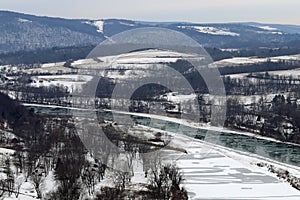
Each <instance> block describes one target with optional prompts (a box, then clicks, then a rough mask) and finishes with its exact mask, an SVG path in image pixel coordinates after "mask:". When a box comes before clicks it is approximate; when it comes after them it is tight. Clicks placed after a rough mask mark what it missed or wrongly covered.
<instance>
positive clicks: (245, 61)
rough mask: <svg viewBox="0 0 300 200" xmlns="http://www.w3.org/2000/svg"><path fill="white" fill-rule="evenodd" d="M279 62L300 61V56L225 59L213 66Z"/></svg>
mask: <svg viewBox="0 0 300 200" xmlns="http://www.w3.org/2000/svg"><path fill="white" fill-rule="evenodd" d="M267 61H271V62H279V61H300V54H296V55H289V56H276V57H269V58H257V57H235V58H228V59H223V60H220V61H216V62H214V63H213V64H212V67H213V66H216V67H226V66H241V65H249V64H258V63H263V62H267Z"/></svg>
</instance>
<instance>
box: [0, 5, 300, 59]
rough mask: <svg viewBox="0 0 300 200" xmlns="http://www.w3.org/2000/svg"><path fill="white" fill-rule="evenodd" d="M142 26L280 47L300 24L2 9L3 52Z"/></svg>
mask: <svg viewBox="0 0 300 200" xmlns="http://www.w3.org/2000/svg"><path fill="white" fill-rule="evenodd" d="M142 27H164V28H170V29H173V30H177V31H181V32H183V33H185V34H187V35H189V36H190V37H192V38H193V39H195V40H196V41H198V42H199V43H200V44H201V45H203V46H207V47H217V48H251V47H268V48H280V47H283V46H286V45H289V44H293V43H299V42H300V26H297V25H280V24H261V23H255V22H249V23H218V24H198V23H188V22H143V21H132V20H124V19H104V20H89V19H63V18H53V17H46V16H34V15H28V14H22V13H16V12H10V11H0V30H1V33H0V53H8V52H16V51H24V50H25V51H30V50H36V49H47V48H53V47H70V46H75V47H76V46H88V45H97V44H98V43H100V42H101V41H103V40H105V38H106V37H109V36H111V35H114V34H117V33H120V32H122V31H126V30H130V29H133V28H142Z"/></svg>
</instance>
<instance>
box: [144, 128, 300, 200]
mask: <svg viewBox="0 0 300 200" xmlns="http://www.w3.org/2000/svg"><path fill="white" fill-rule="evenodd" d="M140 127H143V126H140ZM150 129H152V130H155V129H153V128H150ZM145 131H149V127H145ZM156 131H160V132H161V130H156ZM168 134H170V135H172V138H173V139H172V141H171V143H170V144H169V145H170V146H177V147H179V148H185V149H186V150H187V152H188V153H187V154H184V153H181V152H177V151H170V150H165V149H163V154H162V158H161V159H162V160H163V161H164V162H166V163H169V162H172V163H174V162H175V163H176V164H177V165H178V167H179V168H180V169H181V171H182V172H183V177H184V179H185V181H184V187H185V188H186V189H187V191H188V194H189V197H190V199H224V200H225V199H226V200H228V199H239V200H242V199H253V200H261V199H264V200H273V199H275V200H277V199H287V200H296V199H299V198H300V192H299V191H298V190H296V189H294V188H293V187H291V186H290V185H289V183H287V182H284V181H283V180H280V179H278V178H277V177H276V175H275V174H273V173H270V172H269V171H268V170H266V169H264V168H259V167H258V166H257V165H256V164H257V163H261V162H263V163H267V164H273V165H275V166H277V167H280V168H283V169H288V170H289V171H290V172H291V173H292V174H293V175H296V176H297V177H299V176H300V168H298V167H292V166H290V167H287V166H282V165H280V164H277V163H274V162H273V161H271V160H268V159H265V158H263V157H257V156H256V155H252V154H246V153H243V152H238V151H232V150H231V149H227V148H224V147H220V146H217V145H211V144H208V143H205V142H202V141H199V140H196V139H192V138H190V137H188V136H184V135H180V134H175V133H170V132H169V133H168ZM141 180H143V179H141Z"/></svg>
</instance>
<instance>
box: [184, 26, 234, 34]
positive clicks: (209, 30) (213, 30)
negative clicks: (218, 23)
mask: <svg viewBox="0 0 300 200" xmlns="http://www.w3.org/2000/svg"><path fill="white" fill-rule="evenodd" d="M178 28H188V29H194V30H196V31H198V32H199V33H206V34H211V35H228V36H240V34H239V33H234V32H231V31H229V30H227V29H221V28H216V27H210V26H178Z"/></svg>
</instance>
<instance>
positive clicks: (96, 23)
mask: <svg viewBox="0 0 300 200" xmlns="http://www.w3.org/2000/svg"><path fill="white" fill-rule="evenodd" d="M93 24H94V25H95V26H96V27H97V28H98V30H97V32H99V33H103V27H104V21H102V20H99V21H94V23H93Z"/></svg>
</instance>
